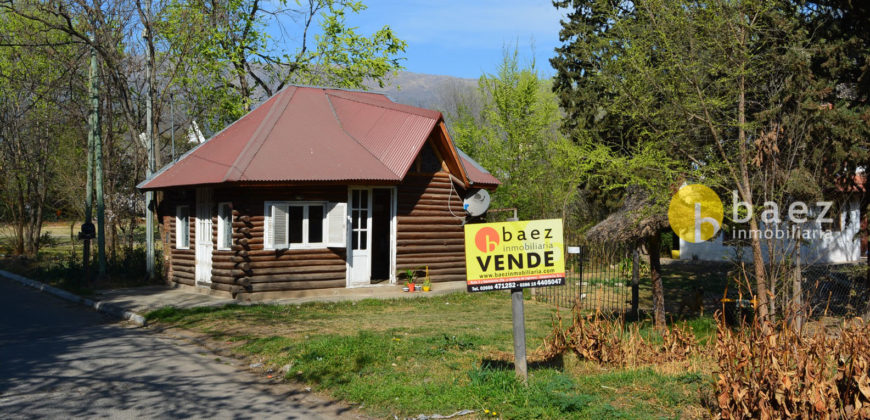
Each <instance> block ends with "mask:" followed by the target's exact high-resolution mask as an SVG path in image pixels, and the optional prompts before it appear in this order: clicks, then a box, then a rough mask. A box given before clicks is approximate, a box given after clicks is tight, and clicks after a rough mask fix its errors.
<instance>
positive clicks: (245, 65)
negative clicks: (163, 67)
mask: <svg viewBox="0 0 870 420" xmlns="http://www.w3.org/2000/svg"><path fill="white" fill-rule="evenodd" d="M288 3H291V2H287V1H286V0H282V1H279V2H276V3H275V4H272V5H269V4H266V3H263V2H260V1H256V0H230V1H227V2H217V3H210V2H203V1H193V2H187V1H177V0H175V1H173V2H172V3H170V4H169V5H168V6H167V7H165V8H163V9H162V13H161V16H160V19H159V21H158V22H157V25H158V28H159V34H160V36H162V38H163V39H165V44H166V53H165V55H166V56H167V57H168V58H170V59H173V60H179V67H180V69H181V71H177V76H178V84H179V86H180V87H181V89H183V90H185V91H188V92H190V93H191V95H190V96H191V97H190V98H189V99H190V100H192V106H193V107H194V108H196V109H198V110H200V112H201V113H203V115H204V116H205V121H208V128H209V131H217V130H219V129H221V128H222V127H223V126H225V125H226V124H228V123H230V122H232V121H235V120H236V119H238V118H239V117H241V116H242V115H243V114H245V113H246V112H247V111H248V110H250V109H251V107H252V106H254V105H256V104H258V103H259V102H261V101H262V100H263V99H264V98H265V97H268V96H271V95H272V94H274V93H276V92H277V91H278V90H280V89H282V88H283V87H284V86H286V85H287V84H288V83H297V84H312V85H325V86H331V87H347V88H365V85H364V84H363V83H364V82H366V81H368V80H374V81H377V82H378V83H380V84H381V85H382V84H383V81H382V80H383V78H384V77H386V76H387V75H389V74H391V73H392V72H395V71H397V70H399V69H401V65H400V63H399V60H400V58H399V57H398V55H399V54H401V53H402V52H404V51H405V48H406V46H407V44H406V43H405V41H403V40H401V39H399V38H398V37H397V36H396V35H395V33H394V32H393V31H392V29H391V28H390V27H389V26H384V27H382V28H381V29H379V30H377V31H375V32H374V33H372V34H371V35H369V36H365V35H362V34H360V33H358V32H357V30H356V28H354V27H350V26H348V24H347V22H346V18H347V15H348V14H359V13H362V12H363V11H364V10H365V9H366V6H365V5H364V4H363V2H362V1H348V0H309V1H305V2H303V1H296V2H295V4H288ZM269 7H274V8H275V10H272V9H269ZM285 21H286V22H285ZM289 21H292V22H293V23H294V25H293V27H290V26H291V25H287V22H289ZM270 23H271V24H278V25H279V26H280V27H281V28H282V30H283V31H287V32H288V33H292V32H294V31H296V32H295V33H293V34H292V35H290V34H288V36H292V37H293V38H294V39H298V44H297V45H287V43H286V42H285V41H284V40H283V39H275V38H273V37H272V36H270V35H269V34H268V33H267V31H266V26H267V25H268V24H270ZM315 28H319V30H318V31H316V33H315V34H313V32H315Z"/></svg>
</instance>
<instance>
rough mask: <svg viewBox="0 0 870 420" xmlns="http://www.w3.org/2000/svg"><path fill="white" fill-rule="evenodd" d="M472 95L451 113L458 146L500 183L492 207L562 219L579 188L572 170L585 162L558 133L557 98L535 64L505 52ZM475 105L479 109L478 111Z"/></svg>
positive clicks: (528, 216) (540, 216)
mask: <svg viewBox="0 0 870 420" xmlns="http://www.w3.org/2000/svg"><path fill="white" fill-rule="evenodd" d="M478 89H479V100H480V104H477V103H476V100H477V99H476V98H475V97H474V96H471V95H468V96H464V97H460V98H457V99H456V100H455V102H456V104H457V108H456V113H455V115H450V116H448V118H449V120H450V127H451V130H452V133H453V138H454V140H455V141H456V144H457V146H458V147H459V148H460V149H462V150H463V151H465V152H466V153H468V154H469V155H470V156H471V157H472V158H474V159H475V160H478V161H479V162H480V163H481V164H482V165H483V166H484V167H485V168H487V169H489V170H490V171H492V172H493V174H494V175H495V176H496V177H497V178H498V179H499V180H500V181H501V182H502V185H501V186H500V187H499V188H498V189H497V190H496V191H495V193H494V194H493V206H494V207H516V208H517V209H518V213H519V216H520V217H521V218H544V217H562V216H564V215H565V213H566V211H567V208H568V207H569V204H570V203H571V199H572V198H573V196H574V192H575V191H576V185H577V182H579V181H578V180H577V179H576V178H575V177H574V175H575V174H579V173H582V171H574V170H570V169H568V168H569V167H570V166H571V165H575V164H579V162H582V160H581V159H579V156H578V152H577V151H576V150H575V146H574V145H573V144H571V143H570V142H569V141H568V140H566V139H565V138H564V137H563V136H562V135H560V133H559V131H558V124H559V120H560V115H559V108H558V104H557V102H556V98H555V96H554V95H553V93H552V92H551V90H550V86H549V82H548V81H546V80H542V79H541V78H540V77H539V76H538V74H537V72H536V70H535V67H534V63H532V64H530V65H529V66H528V67H526V68H520V66H519V63H518V60H517V51H516V49H515V50H514V51H513V52H508V51H505V53H504V57H503V61H502V63H501V65H500V66H499V68H498V71H497V73H496V74H484V75H483V76H481V77H480V80H479V82H478ZM475 109H479V111H478V112H475Z"/></svg>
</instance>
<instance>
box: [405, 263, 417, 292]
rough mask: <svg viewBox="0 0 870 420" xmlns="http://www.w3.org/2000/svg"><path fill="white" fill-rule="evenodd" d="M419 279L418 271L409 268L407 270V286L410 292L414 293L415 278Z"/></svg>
mask: <svg viewBox="0 0 870 420" xmlns="http://www.w3.org/2000/svg"><path fill="white" fill-rule="evenodd" d="M415 277H417V270H416V269H413V268H408V269H406V270H405V286H407V287H408V291H409V292H413V291H414V278H415Z"/></svg>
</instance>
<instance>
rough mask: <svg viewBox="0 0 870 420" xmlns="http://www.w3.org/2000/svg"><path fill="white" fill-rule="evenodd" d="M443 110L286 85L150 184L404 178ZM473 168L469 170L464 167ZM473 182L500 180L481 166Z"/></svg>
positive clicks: (379, 97)
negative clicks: (481, 169) (481, 168)
mask: <svg viewBox="0 0 870 420" xmlns="http://www.w3.org/2000/svg"><path fill="white" fill-rule="evenodd" d="M440 120H441V113H440V112H438V111H432V110H427V109H422V108H416V107H412V106H407V105H400V104H396V103H393V102H392V101H390V100H389V98H387V97H386V96H384V95H380V94H375V93H366V92H353V91H344V90H335V89H324V88H316V87H301V86H292V87H288V88H286V89H284V90H282V91H280V92H278V93H277V94H276V95H275V96H273V97H272V98H270V99H269V100H267V101H266V102H265V103H264V104H263V105H261V106H260V107H258V108H257V109H255V110H253V111H252V112H250V113H249V114H247V115H245V116H244V117H242V118H241V119H239V120H238V121H236V122H235V123H233V124H231V125H230V126H228V127H227V128H226V129H225V130H224V131H222V132H220V133H218V134H217V135H215V136H214V137H212V138H211V139H210V140H209V141H207V142H206V143H204V144H202V145H200V146H199V147H197V148H196V149H194V150H192V151H190V152H188V153H187V154H185V155H184V156H182V157H181V158H180V159H179V160H178V161H177V162H175V163H174V164H172V165H169V166H167V167H165V168H164V169H162V170H161V171H160V172H158V173H156V174H154V175H153V176H152V177H151V179H149V180H146V181H144V182H143V183H142V184H141V185H140V188H143V189H156V188H166V187H177V186H189V185H200V184H216V183H221V182H235V181H348V182H359V183H365V182H366V181H391V182H398V181H401V180H402V179H403V178H404V176H405V174H406V173H407V171H408V168H409V167H410V166H411V164H412V163H413V161H414V159H415V158H416V156H417V155H418V154H419V152H420V149H421V148H422V146H423V144H424V143H425V142H426V140H427V139H428V137H429V135H430V133H432V130H433V128H435V126H436V124H437V123H438V122H439V121H440ZM465 166H470V165H465ZM471 171H476V174H475V175H474V176H471V178H470V179H472V180H473V181H474V180H477V181H475V182H480V183H494V184H492V185H497V183H498V180H495V178H493V177H492V176H491V175H489V174H487V173H485V171H483V172H481V171H479V170H478V169H472V170H469V172H471Z"/></svg>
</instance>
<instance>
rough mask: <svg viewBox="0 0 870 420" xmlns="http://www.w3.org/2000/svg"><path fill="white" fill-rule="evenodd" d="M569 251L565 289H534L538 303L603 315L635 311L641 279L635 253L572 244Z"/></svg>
mask: <svg viewBox="0 0 870 420" xmlns="http://www.w3.org/2000/svg"><path fill="white" fill-rule="evenodd" d="M566 251H567V253H566V261H565V269H566V273H565V275H566V278H565V285H564V286H555V287H543V288H539V289H535V290H534V296H535V299H537V300H539V301H542V302H548V303H551V304H553V305H557V306H560V307H565V308H570V307H573V306H574V305H580V308H581V309H584V310H600V311H602V312H614V313H626V312H628V311H630V310H631V309H632V296H633V293H632V292H634V300H635V302H636V301H637V287H638V286H637V284H638V280H639V276H640V272H639V271H640V264H638V263H637V256H636V254H635V252H634V250H632V249H630V248H628V247H626V246H624V245H619V244H589V243H582V242H580V241H577V240H573V241H572V240H569V241H568V242H566ZM634 309H637V308H636V307H635V308H634Z"/></svg>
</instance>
